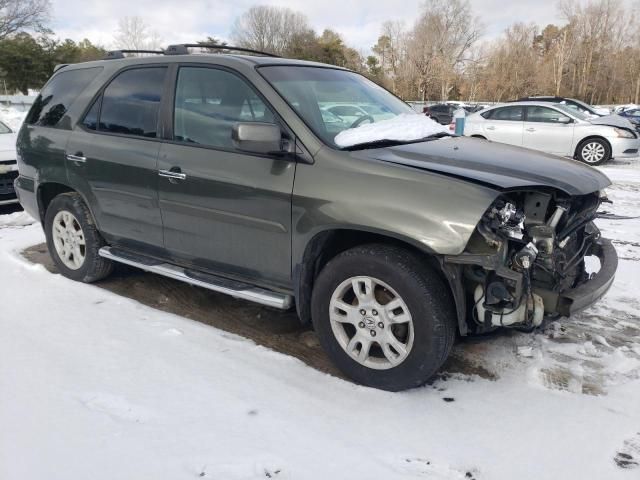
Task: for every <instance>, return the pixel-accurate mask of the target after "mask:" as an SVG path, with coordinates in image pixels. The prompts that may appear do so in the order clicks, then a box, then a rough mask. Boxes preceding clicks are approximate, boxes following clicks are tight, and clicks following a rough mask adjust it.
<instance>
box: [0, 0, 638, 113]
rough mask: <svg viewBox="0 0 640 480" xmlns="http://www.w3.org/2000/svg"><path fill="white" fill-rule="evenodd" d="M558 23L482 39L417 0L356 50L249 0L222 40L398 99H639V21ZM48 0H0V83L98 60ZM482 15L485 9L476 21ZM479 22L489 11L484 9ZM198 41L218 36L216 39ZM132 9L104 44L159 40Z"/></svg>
mask: <svg viewBox="0 0 640 480" xmlns="http://www.w3.org/2000/svg"><path fill="white" fill-rule="evenodd" d="M557 9H558V14H559V15H558V17H559V18H560V19H561V22H559V24H558V25H555V24H552V25H546V26H544V27H540V26H538V25H535V24H527V23H522V22H515V23H513V24H512V25H511V26H509V27H508V28H507V29H506V30H505V31H504V32H503V33H502V35H500V36H499V37H498V38H494V39H492V40H488V39H487V38H486V35H485V27H484V25H483V20H482V19H481V18H480V17H478V16H477V15H476V13H475V12H474V10H473V8H472V3H471V2H470V0H427V1H426V2H425V3H424V4H423V6H422V8H421V9H420V10H419V11H417V12H416V16H415V21H413V22H411V23H403V22H399V21H393V20H390V21H387V22H385V23H384V24H383V25H382V27H381V31H380V35H379V37H378V39H377V42H376V43H375V45H372V46H371V50H370V52H368V53H364V52H362V51H358V50H357V49H356V48H353V47H352V46H350V45H348V44H347V43H346V42H345V39H344V38H343V37H342V36H341V35H340V34H339V33H338V32H336V31H334V30H332V29H328V28H327V29H324V30H322V32H320V33H318V32H317V31H316V30H315V29H314V28H312V27H311V25H310V22H309V20H308V18H307V17H306V16H305V15H304V14H302V13H301V12H296V11H294V10H292V9H289V8H285V7H275V6H265V5H256V6H253V7H251V8H249V9H248V10H246V11H245V12H244V13H243V14H242V15H240V16H239V17H238V18H237V19H236V21H235V23H234V25H233V28H232V31H231V33H230V43H232V44H233V45H236V46H241V47H247V48H252V49H256V50H262V51H266V52H270V53H274V54H278V55H281V56H286V57H291V58H298V59H304V60H313V61H318V62H323V63H329V64H333V65H338V66H341V67H346V68H349V69H352V70H355V71H358V72H360V73H362V74H364V75H367V76H368V77H370V78H371V79H373V80H374V81H376V82H377V83H379V84H381V85H383V86H385V87H386V88H388V89H389V90H391V91H393V92H394V93H395V94H397V95H398V96H400V97H401V98H403V99H405V100H448V99H460V100H467V101H497V102H499V101H507V100H511V99H514V98H517V97H520V96H524V95H561V96H568V97H573V98H578V99H581V100H584V101H586V102H589V103H592V104H608V103H628V102H633V103H640V19H639V18H638V17H637V15H636V11H635V9H634V6H633V5H630V4H629V2H625V1H624V0H587V1H586V2H585V1H578V0H560V1H559V3H558V4H557ZM49 12H50V4H49V0H0V80H2V82H3V84H0V89H1V88H4V89H5V90H7V91H19V92H22V93H26V92H27V91H28V89H31V88H33V89H38V88H40V87H41V86H42V84H43V83H44V82H45V81H46V79H47V78H48V77H49V76H50V75H51V73H52V71H53V68H54V66H55V65H56V64H59V63H76V62H81V61H87V60H93V59H98V58H102V57H103V56H104V55H105V53H106V48H105V47H104V46H101V45H96V44H93V43H92V42H91V41H90V40H89V39H85V40H83V41H81V42H75V41H73V40H69V39H67V40H57V39H56V38H55V36H54V34H53V32H52V31H50V30H49V29H48V28H47V22H48V20H49ZM485 20H486V19H485ZM489 20H490V18H489ZM199 43H203V44H204V43H214V44H218V45H226V43H225V42H223V41H221V40H219V39H218V38H216V37H208V38H206V39H204V40H202V41H201V42H199ZM162 44H163V39H162V37H161V36H160V35H159V34H158V33H157V32H155V31H154V30H153V29H151V28H150V27H149V26H148V25H146V24H145V22H144V21H143V20H142V19H141V18H139V17H124V18H121V19H120V21H119V24H118V29H117V31H116V32H114V35H113V42H112V48H126V49H145V50H147V49H159V48H161V47H162Z"/></svg>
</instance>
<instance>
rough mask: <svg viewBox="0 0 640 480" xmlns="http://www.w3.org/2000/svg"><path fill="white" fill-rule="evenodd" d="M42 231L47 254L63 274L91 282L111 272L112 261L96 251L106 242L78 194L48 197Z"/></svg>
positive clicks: (71, 193) (70, 193)
mask: <svg viewBox="0 0 640 480" xmlns="http://www.w3.org/2000/svg"><path fill="white" fill-rule="evenodd" d="M44 232H45V236H46V238H47V247H48V249H49V254H50V255H51V258H52V259H53V261H54V263H55V264H56V267H58V270H59V271H60V273H61V274H62V275H64V276H65V277H67V278H71V279H72V280H77V281H80V282H85V283H91V282H96V281H98V280H101V279H103V278H105V277H106V276H108V275H109V274H110V273H111V272H112V270H113V262H111V261H110V260H106V259H104V258H102V257H101V256H100V255H98V250H100V248H102V247H103V246H104V245H105V242H104V239H103V238H102V236H101V235H100V232H98V230H97V229H96V226H95V223H94V221H93V217H92V216H91V212H90V211H89V208H88V207H87V205H86V204H85V203H84V201H83V200H82V197H81V196H80V195H79V194H77V193H75V192H69V193H63V194H60V195H58V196H57V197H55V198H54V199H53V200H52V201H51V203H50V204H49V207H48V208H47V212H46V214H45V218H44Z"/></svg>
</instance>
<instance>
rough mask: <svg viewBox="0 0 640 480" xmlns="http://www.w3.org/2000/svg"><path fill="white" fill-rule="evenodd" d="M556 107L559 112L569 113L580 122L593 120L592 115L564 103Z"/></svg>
mask: <svg viewBox="0 0 640 480" xmlns="http://www.w3.org/2000/svg"><path fill="white" fill-rule="evenodd" d="M554 106H555V107H556V108H557V109H558V110H562V111H563V112H565V113H568V114H569V115H573V116H574V117H576V118H577V119H579V120H589V119H590V118H592V116H591V115H588V114H586V113H584V112H581V111H580V110H578V109H577V108H576V107H575V106H573V105H565V104H564V103H557V104H555V105H554Z"/></svg>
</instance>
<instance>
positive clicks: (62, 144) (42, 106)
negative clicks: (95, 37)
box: [14, 67, 103, 184]
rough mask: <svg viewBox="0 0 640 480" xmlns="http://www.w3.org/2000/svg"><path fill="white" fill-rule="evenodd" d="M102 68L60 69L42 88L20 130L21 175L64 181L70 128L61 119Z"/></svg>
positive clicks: (48, 180)
mask: <svg viewBox="0 0 640 480" xmlns="http://www.w3.org/2000/svg"><path fill="white" fill-rule="evenodd" d="M102 70H103V69H102V67H90V68H74V69H71V70H65V69H63V70H62V71H59V72H57V73H56V74H55V75H54V76H53V77H52V78H51V79H50V80H49V81H48V82H47V84H46V85H45V86H44V87H43V88H42V91H41V92H40V95H38V97H37V98H36V100H35V102H34V104H33V106H32V107H31V110H29V113H28V115H27V117H26V118H25V120H24V124H23V126H22V128H21V130H20V153H21V155H20V175H21V176H22V177H26V178H29V179H35V180H37V181H38V182H42V181H44V182H58V183H62V184H66V183H67V161H66V160H65V154H66V148H67V143H68V141H69V137H70V136H71V127H70V126H68V124H65V123H68V122H65V121H64V120H65V119H66V118H67V112H68V111H69V110H70V109H71V107H72V106H73V105H74V104H75V102H76V100H77V99H78V97H79V96H81V95H82V93H83V92H84V90H85V89H86V88H87V87H88V86H89V85H90V84H91V82H93V81H94V80H96V78H97V77H98V75H100V73H101V72H102ZM78 108H81V107H80V106H78ZM14 146H15V143H14ZM14 158H15V157H14Z"/></svg>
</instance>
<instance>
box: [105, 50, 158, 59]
mask: <svg viewBox="0 0 640 480" xmlns="http://www.w3.org/2000/svg"><path fill="white" fill-rule="evenodd" d="M125 53H155V54H156V55H163V54H164V50H112V51H110V52H107V54H106V55H105V56H104V59H103V60H113V59H118V58H125V57H124V54H125Z"/></svg>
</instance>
